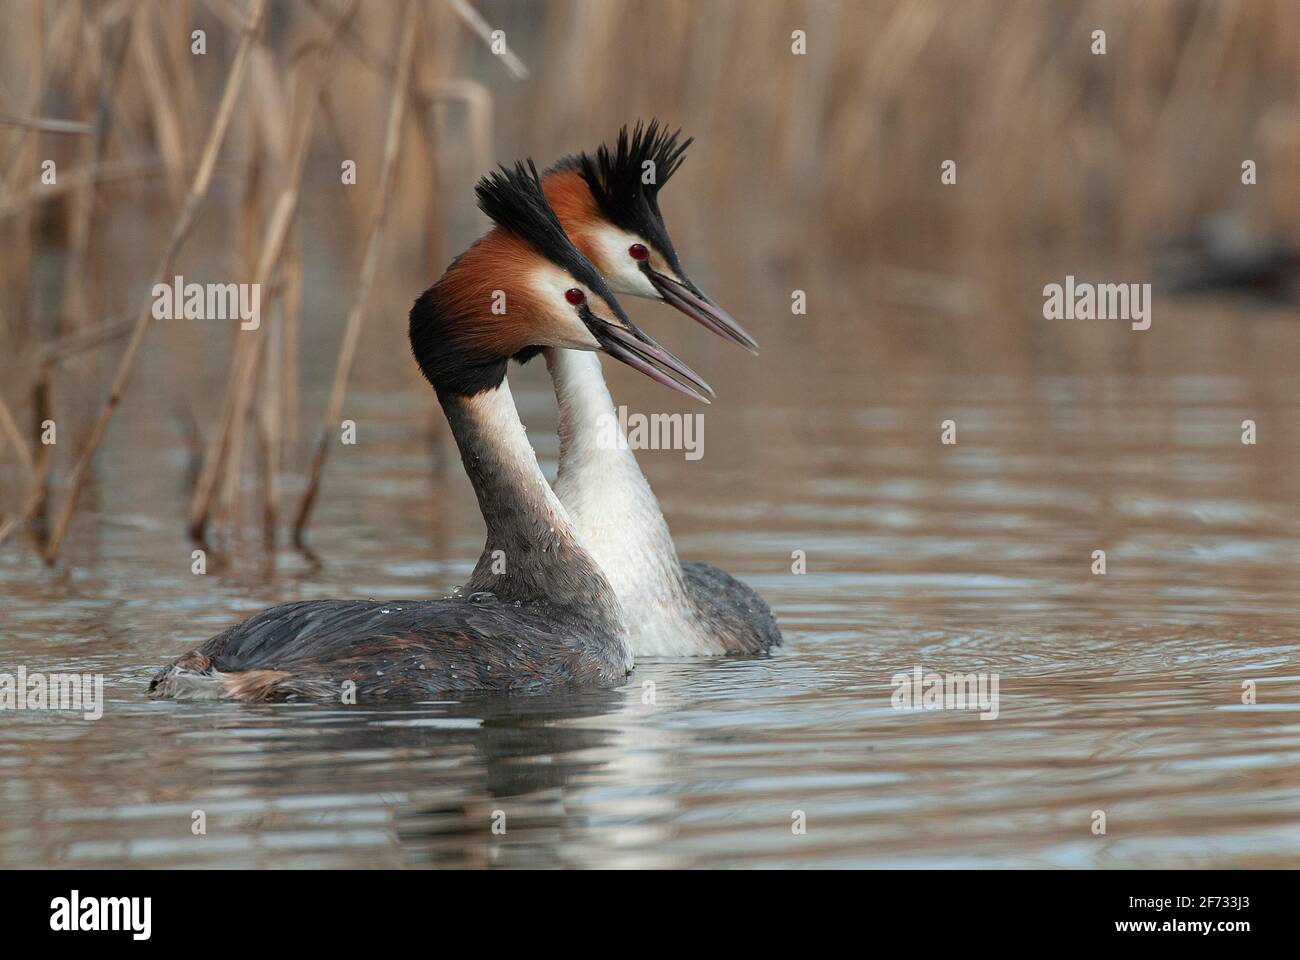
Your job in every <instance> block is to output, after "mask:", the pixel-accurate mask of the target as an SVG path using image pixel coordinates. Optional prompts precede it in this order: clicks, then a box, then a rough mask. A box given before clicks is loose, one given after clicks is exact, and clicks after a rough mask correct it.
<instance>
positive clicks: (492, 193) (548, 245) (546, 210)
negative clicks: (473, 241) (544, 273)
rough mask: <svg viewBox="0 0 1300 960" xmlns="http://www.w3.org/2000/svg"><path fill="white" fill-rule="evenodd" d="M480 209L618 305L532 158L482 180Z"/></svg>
mask: <svg viewBox="0 0 1300 960" xmlns="http://www.w3.org/2000/svg"><path fill="white" fill-rule="evenodd" d="M474 193H475V195H476V196H477V197H478V206H479V209H480V210H482V211H483V212H484V213H486V214H487V215H488V216H489V217H491V218H492V220H493V222H495V223H496V224H497V225H498V226H500V227H501V228H502V229H505V230H509V231H510V232H511V233H514V234H516V235H517V236H518V237H519V238H520V239H522V240H524V241H525V242H526V243H528V245H529V246H531V247H532V248H533V249H534V250H536V251H537V252H538V253H540V254H541V255H542V256H544V257H546V259H548V260H550V261H551V262H552V263H553V264H555V265H556V266H557V267H560V268H561V269H563V270H567V271H568V272H569V274H571V275H572V276H573V277H574V279H576V280H578V281H579V282H581V283H584V284H586V285H587V286H588V287H590V288H591V290H592V292H593V293H596V294H597V295H599V296H600V297H602V298H603V299H604V300H605V301H606V302H608V303H609V304H611V305H612V306H614V308H615V309H618V307H617V301H615V300H614V294H613V293H612V292H611V291H610V290H609V288H608V287H607V286H606V285H605V281H604V279H603V278H602V277H601V275H600V273H599V272H598V271H597V270H596V268H595V267H594V266H592V264H591V261H589V260H588V259H587V258H586V257H584V256H583V255H582V254H581V253H579V252H578V248H577V247H575V246H574V245H573V243H572V242H571V241H570V240H569V236H568V234H566V233H565V232H564V227H563V226H561V225H560V219H559V217H557V216H556V215H555V211H554V210H552V209H551V205H550V204H549V203H548V202H547V200H546V194H545V193H543V192H542V178H541V177H540V176H539V175H538V173H537V166H536V164H534V163H533V160H532V157H529V158H528V166H527V167H525V166H524V165H523V163H521V162H519V161H516V162H515V165H514V169H513V170H512V169H510V168H509V167H507V166H505V164H502V165H501V168H500V169H499V170H494V171H492V172H491V173H489V174H488V175H487V176H485V177H483V178H482V179H481V180H479V182H478V184H477V185H476V186H475V187H474Z"/></svg>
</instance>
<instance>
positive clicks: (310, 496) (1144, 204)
mask: <svg viewBox="0 0 1300 960" xmlns="http://www.w3.org/2000/svg"><path fill="white" fill-rule="evenodd" d="M0 18H2V19H0V22H3V23H4V24H5V30H4V31H3V33H0V249H3V251H4V255H3V256H0V542H2V541H4V540H6V539H13V538H15V536H16V535H17V534H19V533H25V534H26V538H27V540H28V541H29V542H30V544H31V545H32V547H33V548H34V549H36V550H38V551H39V552H40V553H41V555H42V556H43V557H44V558H45V559H46V561H47V562H50V563H54V562H56V561H57V560H59V558H60V557H63V556H65V554H66V547H67V543H68V540H67V538H68V535H69V533H70V531H71V529H72V527H73V526H74V525H75V523H76V522H77V519H78V516H79V512H78V511H79V507H80V506H82V505H83V504H84V502H85V496H86V491H87V488H88V486H90V485H92V484H93V478H94V473H95V465H96V462H97V459H98V458H99V457H101V456H102V455H103V450H104V448H105V447H106V446H109V445H112V444H113V443H114V429H113V428H114V422H115V419H116V417H117V412H118V410H119V408H120V405H121V401H122V399H123V397H124V395H125V394H126V393H127V391H130V390H132V389H135V385H136V384H138V383H139V382H140V381H141V380H142V379H146V380H153V381H161V382H163V383H165V384H167V390H168V391H170V393H171V395H172V396H173V397H174V398H175V404H176V406H177V407H178V409H181V410H183V411H184V413H183V414H178V416H181V418H182V419H183V420H185V421H186V422H188V423H190V424H191V427H192V429H191V430H190V431H189V432H190V434H191V435H192V439H191V441H190V442H191V444H192V445H193V447H194V459H195V462H196V468H195V470H194V477H193V491H192V496H191V500H190V510H189V515H188V518H187V519H186V520H185V521H182V522H181V523H179V524H178V530H180V529H184V528H188V531H189V533H190V535H191V537H193V538H194V540H195V541H196V542H198V543H202V544H205V545H207V546H208V547H209V548H210V549H212V550H213V551H214V553H217V554H221V553H223V552H226V548H228V547H230V545H231V543H232V542H233V541H232V538H233V540H237V539H238V535H239V532H240V530H242V529H243V527H244V526H245V523H246V521H247V519H248V518H247V517H246V516H245V513H244V510H245V504H244V501H245V500H246V499H247V498H246V496H245V488H246V486H247V484H246V482H245V481H246V480H248V478H249V477H250V476H251V477H252V478H253V486H254V487H255V489H256V491H257V492H256V494H255V495H254V499H255V500H256V502H257V508H258V514H257V515H258V516H259V518H260V523H259V524H258V526H259V527H260V529H261V531H262V536H261V540H262V541H263V543H264V544H266V545H268V546H273V545H274V544H275V543H276V541H277V538H278V535H279V529H280V526H281V518H282V517H284V516H286V515H288V516H292V517H293V522H292V536H293V539H294V541H295V542H296V543H298V544H299V545H305V543H306V533H307V529H308V522H309V518H310V515H311V508H312V504H313V503H314V502H315V501H316V498H317V497H319V496H321V495H325V492H326V491H324V490H323V488H322V480H323V477H324V475H325V470H326V467H327V463H328V452H329V450H330V449H331V446H332V441H333V437H334V435H335V432H336V431H337V421H338V418H339V415H340V412H341V410H342V407H343V404H344V401H345V397H346V392H347V386H348V382H349V379H350V373H351V368H352V365H353V362H354V359H355V357H356V355H357V352H358V349H359V346H360V344H361V342H362V337H363V331H364V330H365V329H366V328H367V325H369V326H371V327H373V326H374V325H375V324H376V323H378V324H382V326H381V327H380V333H379V334H378V335H382V336H383V337H386V338H397V337H399V336H400V326H401V319H402V318H401V314H400V312H394V311H385V312H383V313H382V315H380V316H376V317H371V316H370V314H371V312H372V301H373V300H374V299H375V296H376V295H377V294H382V293H384V292H385V291H386V290H387V288H388V287H389V286H390V285H391V286H392V287H393V288H395V289H400V290H402V291H404V294H405V295H406V298H407V299H408V300H409V299H410V298H412V297H413V296H414V295H415V294H416V293H418V292H419V290H420V289H422V287H423V285H425V284H427V282H428V281H429V280H431V279H432V278H433V277H436V276H437V274H438V273H440V272H441V270H442V268H443V267H444V266H445V260H446V257H447V253H448V252H449V251H452V250H455V249H458V248H459V247H460V246H461V245H463V243H464V242H466V240H467V239H468V238H470V237H471V236H473V235H474V234H475V233H476V232H477V231H478V230H479V229H481V225H482V221H481V219H480V218H479V216H478V214H477V213H475V212H474V210H473V207H472V203H471V202H470V199H469V187H470V186H471V185H472V184H473V182H474V180H475V179H476V178H477V177H478V176H479V175H481V174H482V173H483V172H485V171H486V170H487V169H488V167H489V166H490V165H491V164H492V163H493V162H495V161H504V160H509V159H513V158H515V157H517V156H522V155H524V154H532V155H534V156H536V157H537V158H538V159H539V161H541V162H545V161H547V160H548V159H549V158H554V157H556V156H559V155H561V154H563V153H566V152H570V151H572V150H575V149H579V148H584V147H590V146H591V145H593V144H594V143H595V142H597V141H599V140H600V139H604V138H608V137H609V136H610V135H611V134H612V133H613V132H614V131H616V130H617V128H618V127H619V126H620V125H621V124H623V123H627V122H629V121H630V120H633V119H635V118H636V117H638V116H640V117H648V116H651V115H657V116H659V117H661V118H663V119H665V120H667V121H668V122H670V123H674V124H680V125H682V126H683V127H684V128H685V129H686V131H687V132H688V133H689V134H692V135H695V136H697V137H698V138H699V139H700V140H701V143H702V145H703V144H707V149H702V148H701V149H697V150H696V151H695V152H694V153H693V154H692V157H691V165H692V173H691V176H692V178H693V183H694V186H695V189H696V191H698V192H699V195H701V196H707V197H708V198H709V201H710V202H709V204H708V205H707V206H706V205H705V204H701V203H691V202H689V199H682V198H678V197H673V198H669V203H670V205H671V206H672V207H673V209H672V210H671V211H670V212H671V213H672V215H673V219H674V224H675V233H677V234H679V235H681V236H689V237H691V238H693V244H692V245H693V247H694V248H695V249H697V250H703V251H708V250H710V249H717V248H718V246H719V245H728V244H730V245H735V244H739V243H741V242H742V240H741V239H740V238H743V244H744V247H745V256H744V257H740V258H731V260H730V261H729V263H736V262H739V263H740V264H741V267H740V268H739V269H742V270H749V271H753V272H754V273H755V274H756V275H762V276H763V277H764V278H765V282H768V283H770V284H773V285H780V284H787V285H788V286H791V287H794V286H803V285H807V281H806V279H805V280H804V281H803V282H800V278H801V277H802V278H806V277H807V275H808V273H809V272H810V271H820V272H821V273H822V275H825V276H831V277H832V278H833V282H834V283H837V284H839V285H840V286H841V288H845V289H847V288H850V287H851V286H852V284H853V283H854V279H853V278H854V277H856V276H858V274H859V273H860V267H861V265H862V264H864V263H895V264H913V265H920V266H921V267H922V268H925V269H930V268H933V269H934V270H935V271H936V274H938V273H941V272H942V271H943V270H944V269H947V267H946V266H945V264H947V263H948V262H949V261H950V260H951V259H953V258H957V259H970V258H1001V259H1002V261H1006V260H1007V259H1009V258H1012V257H1014V255H1015V254H1014V251H1017V250H1024V249H1032V250H1034V251H1035V252H1037V253H1041V252H1042V251H1044V250H1051V249H1070V248H1083V249H1104V250H1106V251H1107V252H1109V253H1110V254H1111V255H1114V256H1120V257H1132V258H1135V259H1137V258H1141V257H1142V256H1144V255H1145V254H1146V253H1147V252H1149V251H1150V249H1151V248H1152V247H1153V246H1154V245H1155V244H1158V243H1159V242H1160V241H1161V240H1162V239H1165V238H1168V237H1170V236H1176V235H1179V234H1180V233H1183V232H1186V231H1188V230H1191V229H1192V228H1193V227H1194V226H1195V224H1197V223H1198V222H1199V221H1200V220H1202V219H1203V218H1205V217H1206V216H1209V215H1211V214H1213V213H1215V212H1216V211H1220V210H1225V209H1228V210H1233V211H1236V212H1238V213H1239V214H1241V215H1242V216H1243V217H1244V218H1245V219H1246V220H1247V221H1248V222H1249V223H1250V224H1251V226H1252V228H1253V229H1255V230H1257V231H1259V232H1261V233H1264V234H1268V235H1270V236H1280V237H1285V238H1292V239H1294V238H1295V237H1297V235H1300V4H1296V3H1294V2H1292V0H1250V2H1245V0H1237V2H1234V0H1221V2H1215V0H1204V2H1195V0H1148V2H1143V3H1131V2H1124V0H1060V2H1040V0H970V2H961V3H948V2H937V0H910V2H886V0H861V2H850V0H845V2H833V0H789V2H783V0H704V2H692V0H660V2H655V3H646V2H637V0H554V2H538V3H528V4H520V3H514V2H509V0H493V2H486V0H484V2H471V0H403V2H400V3H365V4H362V3H358V2H356V0H301V2H288V0H274V2H265V0H201V2H200V0H179V2H161V0H102V2H93V0H0ZM497 29H500V30H503V31H504V32H505V40H506V43H507V48H506V51H505V53H494V52H493V49H492V44H493V30H497ZM1098 29H1100V30H1104V31H1105V32H1106V43H1107V52H1106V54H1105V55H1104V56H1098V55H1096V54H1094V53H1093V52H1091V49H1090V46H1091V36H1092V32H1093V31H1094V30H1098ZM195 30H202V31H203V34H204V40H205V43H206V50H205V52H203V53H202V54H196V53H195V52H193V43H194V39H193V31H195ZM796 30H802V31H805V32H806V34H807V51H808V52H807V54H806V55H803V56H796V55H794V54H793V53H792V51H791V43H792V32H793V31H796ZM948 159H955V160H957V161H958V178H959V182H960V183H961V184H963V185H965V184H974V185H976V187H975V188H974V189H962V190H959V191H954V192H951V193H949V194H944V193H942V191H943V190H944V189H945V188H944V187H943V186H942V185H941V184H940V180H939V172H940V164H941V163H942V162H943V161H944V160H948ZM1245 159H1251V160H1254V161H1255V162H1256V164H1257V165H1258V169H1259V184H1258V185H1257V186H1255V187H1252V188H1250V189H1249V190H1243V189H1242V186H1241V183H1240V180H1239V170H1240V164H1241V163H1242V161H1243V160H1245ZM344 160H351V161H353V162H355V164H356V170H357V176H356V183H355V185H348V186H347V187H346V188H344V189H340V188H339V187H340V164H341V162H342V161H344ZM47 161H52V162H53V164H54V169H55V170H56V171H57V177H56V179H55V180H54V182H43V180H42V176H43V172H44V170H45V167H44V166H43V165H44V164H45V163H46V162H47ZM309 216H310V223H315V224H319V223H321V222H328V223H329V224H330V228H329V233H330V240H331V241H332V242H333V243H334V244H336V245H337V246H338V248H339V249H340V250H341V251H342V254H341V257H342V262H343V263H344V264H346V266H345V267H343V268H342V270H343V272H344V273H345V276H344V277H342V278H341V279H340V283H341V284H343V286H344V288H345V289H346V290H347V291H348V294H347V295H346V296H344V297H343V298H342V299H341V307H340V310H339V313H340V315H341V316H342V317H345V318H346V319H345V320H344V323H343V330H344V333H343V336H342V339H341V341H337V342H330V343H320V342H318V341H317V340H316V339H315V338H307V337H304V330H305V329H312V328H309V327H307V326H306V325H305V321H307V320H308V318H305V317H304V316H303V302H304V284H305V283H306V282H307V281H306V276H307V274H308V273H310V272H313V268H315V270H314V272H316V273H319V272H320V270H321V269H325V268H322V267H320V266H319V264H317V263H314V262H313V261H312V260H311V259H310V257H312V256H316V255H318V254H317V250H316V247H315V245H314V244H312V243H310V242H309V241H312V240H314V239H315V236H314V235H313V234H310V233H309V231H310V230H311V227H310V226H309V221H308V217H309ZM695 238H699V239H695ZM1008 251H1011V252H1010V253H1009V252H1008ZM718 259H721V258H720V257H719V258H718ZM182 267H184V269H185V270H187V271H190V272H192V273H193V274H194V275H195V278H196V279H198V278H199V275H200V274H201V275H202V278H203V279H209V280H214V281H215V280H221V281H223V282H225V281H238V282H249V283H257V284H259V285H260V288H261V290H262V291H263V295H262V302H261V305H262V322H261V327H260V329H259V330H258V331H256V332H255V333H249V332H246V331H240V330H238V329H237V328H236V326H235V324H233V323H232V324H230V325H229V328H228V329H218V331H217V332H215V333H213V334H212V336H211V342H210V344H209V346H208V348H207V349H210V350H212V351H216V352H218V353H219V354H220V356H221V357H222V358H223V361H222V362H224V363H226V364H227V370H228V376H227V379H226V386H225V390H224V394H223V396H221V397H220V398H219V399H218V400H217V402H215V403H204V404H198V403H196V402H194V400H193V398H191V397H187V396H186V395H185V389H184V385H185V383H186V380H187V371H189V370H191V369H193V365H194V364H196V363H198V362H199V361H200V359H201V358H200V357H198V356H196V354H195V352H194V349H195V348H194V347H193V345H192V344H188V343H182V342H178V339H177V337H176V336H175V333H174V332H173V331H171V330H170V329H169V328H168V325H167V324H168V322H162V323H159V322H157V321H154V319H153V314H152V310H151V306H152V302H151V295H150V291H151V290H152V287H153V284H154V283H155V282H164V281H167V280H169V279H170V278H171V276H172V275H173V274H174V273H177V272H180V269H181V268H182ZM330 269H332V268H330ZM918 278H919V282H920V283H921V284H922V285H923V286H929V285H928V284H927V281H926V274H925V273H924V269H923V270H922V271H921V272H920V273H908V272H907V271H903V270H899V271H896V272H895V273H894V274H893V275H892V282H895V283H896V284H898V285H901V286H907V285H908V284H910V283H912V282H913V280H917V279H918ZM961 296H962V295H960V294H958V298H959V299H960V298H961ZM940 299H942V298H941V297H940ZM371 321H373V322H371ZM1010 338H1012V339H1014V334H1012V335H1011V337H1010ZM308 340H310V342H307V341H308ZM146 348H148V356H149V362H148V363H147V364H142V362H141V358H142V356H144V354H145V350H146ZM308 350H312V351H328V352H329V354H330V355H331V356H333V357H334V358H335V359H334V361H333V363H332V368H333V370H334V374H333V378H332V380H331V386H330V389H329V391H328V397H327V399H326V401H325V402H324V404H323V406H322V407H320V408H319V409H317V408H312V409H308V408H306V407H305V406H304V402H303V395H302V387H303V384H302V379H303V374H302V363H303V358H304V355H305V352H306V351H308ZM414 386H415V384H414V379H412V383H411V387H412V388H414ZM50 420H53V421H55V422H56V423H57V424H58V426H59V430H60V433H59V438H58V444H57V445H55V446H51V445H49V444H47V443H45V442H44V441H43V439H42V437H43V429H44V427H43V425H44V424H46V423H47V422H48V421H50ZM303 422H308V423H313V424H315V423H319V424H320V426H319V428H318V430H317V431H316V433H315V434H314V435H312V436H311V437H310V438H304V437H302V436H301V430H300V426H301V424H302V423H303ZM303 440H306V441H307V443H306V448H305V449H304V444H303V443H302V442H300V441H303ZM69 451H71V452H69ZM250 465H252V466H250ZM286 473H287V474H289V475H291V476H290V477H289V478H288V480H291V481H292V482H288V481H287V480H286V476H285V474H286ZM304 478H305V479H304ZM286 508H287V509H286Z"/></svg>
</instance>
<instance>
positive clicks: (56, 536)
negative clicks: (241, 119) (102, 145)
mask: <svg viewBox="0 0 1300 960" xmlns="http://www.w3.org/2000/svg"><path fill="white" fill-rule="evenodd" d="M265 12H266V0H252V3H251V6H250V8H249V12H248V19H247V20H246V21H245V23H244V32H243V34H242V36H241V37H240V38H239V45H238V47H237V48H236V49H235V56H234V60H233V61H232V62H231V65H230V72H229V74H228V75H227V77H226V85H225V88H224V90H223V91H222V95H221V104H220V106H219V107H218V108H217V115H216V117H215V118H214V119H213V122H212V127H211V129H210V130H209V132H208V139H207V143H206V145H205V147H204V149H203V155H202V158H201V160H200V162H199V168H198V171H197V172H196V173H195V175H194V181H193V183H192V184H191V185H190V191H189V195H188V196H187V197H186V198H185V205H184V207H182V209H181V213H180V216H179V217H178V218H177V220H176V224H175V226H174V227H173V228H172V234H171V238H170V239H169V240H168V242H167V248H166V250H165V251H164V253H163V257H162V262H161V264H160V265H159V267H158V269H157V270H155V271H154V283H161V282H163V281H164V280H165V279H166V278H167V277H168V276H169V275H170V274H171V272H172V264H173V262H174V261H175V258H176V254H177V253H178V252H179V251H180V248H181V246H182V245H183V244H184V242H185V239H186V238H187V237H188V236H189V233H190V230H191V228H192V227H193V225H194V220H195V216H196V215H197V213H198V208H199V206H200V204H202V202H203V199H204V197H206V196H207V192H208V186H209V185H210V184H211V182H212V173H213V170H214V169H215V167H216V163H217V153H218V152H219V151H220V149H221V144H222V141H224V140H225V137H226V130H227V129H228V128H229V126H230V118H231V116H232V115H233V114H234V110H235V100H236V99H237V98H238V95H239V89H240V87H241V86H242V84H243V79H244V67H245V65H246V64H247V62H248V54H249V51H250V50H251V49H252V45H253V40H254V38H255V37H256V35H257V31H258V29H259V28H260V27H261V24H262V16H263V14H264V13H265ZM154 283H151V284H150V285H149V290H150V292H151V293H152V290H153V286H154ZM152 307H153V302H152V296H150V297H147V298H146V299H145V301H144V304H143V306H142V307H141V310H140V315H139V319H138V320H137V321H136V326H135V330H134V332H133V333H132V335H131V340H130V342H129V343H128V344H127V348H126V352H125V354H123V356H122V359H121V360H120V361H119V362H118V366H117V370H116V372H115V373H114V376H113V383H112V386H111V387H110V389H109V394H108V398H107V399H106V400H105V402H104V406H103V408H102V409H101V410H100V413H99V416H98V418H97V419H96V421H95V425H94V427H93V429H92V430H91V433H90V437H89V439H88V440H87V441H86V446H85V448H84V449H83V450H82V453H81V456H80V457H78V459H77V463H76V466H75V467H74V468H73V471H72V479H71V481H70V489H69V491H68V495H67V498H66V499H65V500H64V503H63V507H62V509H61V510H60V511H59V513H58V517H57V519H56V520H55V525H54V530H53V531H52V533H51V535H50V539H49V542H48V543H47V544H46V547H45V551H44V556H45V562H46V563H53V562H54V561H55V560H56V559H57V558H58V555H59V549H60V547H61V546H62V545H63V540H64V538H65V537H66V536H67V534H68V526H69V524H71V522H72V516H73V514H74V513H75V512H76V509H77V501H78V499H79V498H80V496H81V492H82V489H83V488H84V487H85V485H86V480H87V479H88V478H89V474H90V465H91V462H92V461H93V460H94V457H95V453H96V451H97V450H98V449H99V445H100V443H101V442H102V441H103V439H104V433H105V432H106V431H107V430H108V424H109V422H110V421H111V420H112V419H113V414H114V413H115V412H116V410H117V407H118V405H119V404H120V403H121V402H122V395H123V393H124V392H125V390H126V385H127V381H128V379H129V377H130V374H131V368H132V367H133V366H134V364H135V357H136V354H138V353H139V351H140V345H141V343H142V342H143V341H144V335H145V334H146V333H147V332H148V330H149V323H150V321H151V320H152V319H153V309H152Z"/></svg>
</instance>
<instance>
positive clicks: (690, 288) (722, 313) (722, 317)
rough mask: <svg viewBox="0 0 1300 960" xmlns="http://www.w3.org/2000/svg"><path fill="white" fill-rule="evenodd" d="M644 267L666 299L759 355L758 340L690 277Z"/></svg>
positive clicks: (719, 334) (720, 334)
mask: <svg viewBox="0 0 1300 960" xmlns="http://www.w3.org/2000/svg"><path fill="white" fill-rule="evenodd" d="M641 269H642V270H643V271H644V272H645V275H646V276H647V277H648V278H649V280H650V283H651V284H653V285H654V288H655V289H656V290H658V291H659V295H660V296H661V297H663V298H664V300H665V301H667V302H668V303H670V304H672V305H673V306H674V307H676V308H677V309H678V310H680V311H681V312H682V313H684V314H686V315H687V316H688V317H691V318H692V319H694V320H696V321H698V322H699V323H701V324H703V325H704V326H705V327H706V328H708V329H709V330H712V331H713V332H714V333H716V334H717V335H718V336H720V337H722V338H723V339H724V340H730V341H731V342H732V343H738V344H740V345H741V346H742V347H744V348H745V349H746V350H748V351H749V352H750V353H752V354H754V355H755V356H757V355H758V341H757V340H755V339H754V338H753V337H751V336H750V335H749V334H748V333H747V332H746V331H745V328H744V327H742V326H741V325H740V324H739V323H737V322H736V320H735V318H734V317H733V316H732V315H731V314H729V313H727V311H726V310H723V309H722V308H721V307H720V306H718V305H717V304H716V303H714V302H713V301H712V300H710V299H709V298H708V297H707V296H705V295H704V291H703V290H701V289H700V288H699V287H697V286H696V285H695V284H693V283H691V281H690V280H688V279H685V278H683V280H677V279H675V278H673V277H670V276H668V275H667V274H665V273H660V272H659V271H658V270H655V269H653V268H652V267H650V266H649V265H648V264H645V265H643V266H642V267H641Z"/></svg>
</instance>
